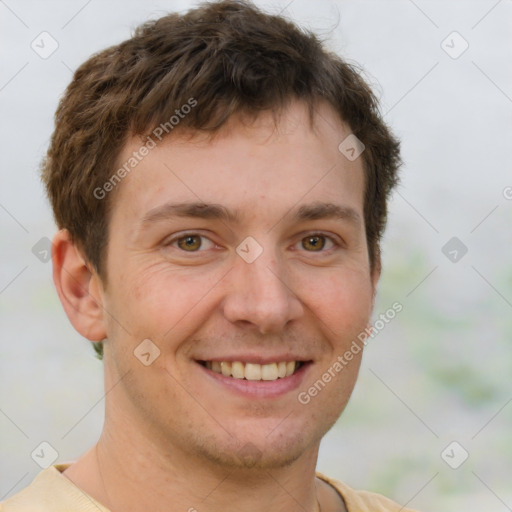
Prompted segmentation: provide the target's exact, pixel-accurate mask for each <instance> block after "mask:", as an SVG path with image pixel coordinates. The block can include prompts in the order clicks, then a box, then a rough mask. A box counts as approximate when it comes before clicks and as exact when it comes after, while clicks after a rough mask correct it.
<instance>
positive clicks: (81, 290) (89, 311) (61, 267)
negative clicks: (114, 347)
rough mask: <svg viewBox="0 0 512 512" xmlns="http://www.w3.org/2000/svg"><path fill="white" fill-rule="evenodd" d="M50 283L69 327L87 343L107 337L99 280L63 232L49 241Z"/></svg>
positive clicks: (66, 232) (65, 231) (68, 236)
mask: <svg viewBox="0 0 512 512" xmlns="http://www.w3.org/2000/svg"><path fill="white" fill-rule="evenodd" d="M52 262H53V282H54V283H55V288H56V289H57V293H58V295H59V299H60V301H61V303H62V306H63V307H64V311H65V312H66V315H67V317H68V318H69V321H70V322H71V323H72V325H73V327H74V328H75V329H76V330H77V331H78V332H79V333H80V334H81V335H82V336H84V337H85V338H87V339H88V340H90V341H102V340H103V339H105V338H106V337H107V334H106V329H105V321H104V310H103V295H102V292H103V288H102V285H101V280H100V278H99V276H98V275H97V273H96V272H95V271H94V270H91V269H90V266H89V265H88V264H87V263H86V261H85V259H84V257H83V256H82V254H81V252H80V251H79V249H78V248H77V247H76V246H75V245H74V244H73V242H72V240H71V235H70V233H69V231H68V230H67V229H62V230H60V231H59V232H58V233H57V234H56V235H55V236H54V238H53V246H52Z"/></svg>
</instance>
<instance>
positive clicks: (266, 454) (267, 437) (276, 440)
mask: <svg viewBox="0 0 512 512" xmlns="http://www.w3.org/2000/svg"><path fill="white" fill-rule="evenodd" d="M285 422H286V420H284V422H283V423H285ZM331 426H332V424H329V425H317V427H316V429H315V430H314V431H311V430H310V431H309V432H308V431H307V429H305V428H298V426H295V428H293V427H294V426H292V425H286V426H284V424H283V427H285V428H282V429H280V428H279V426H278V427H277V428H275V429H274V430H273V431H270V433H269V434H265V433H263V430H262V429H260V430H259V431H254V428H252V431H249V432H239V433H235V430H233V431H230V433H231V434H233V435H232V437H229V438H227V439H226V437H225V436H224V437H223V439H215V440H214V439H212V438H211V437H209V438H201V439H198V438H196V439H195V440H194V442H193V444H195V448H196V450H195V451H196V453H197V455H198V456H199V457H200V458H202V459H206V460H209V461H210V462H211V463H212V464H214V465H216V466H221V467H224V468H226V469H227V470H234V469H238V470H242V469H247V470H253V471H257V470H275V469H280V468H284V467H286V466H289V465H291V464H293V463H294V462H295V461H297V460H298V459H300V458H301V457H302V456H307V457H309V456H310V455H311V454H313V453H314V454H315V457H316V453H317V450H318V446H319V444H320V441H321V439H322V437H323V436H324V435H325V433H326V432H327V431H328V430H329V429H330V428H331ZM265 432H269V429H265Z"/></svg>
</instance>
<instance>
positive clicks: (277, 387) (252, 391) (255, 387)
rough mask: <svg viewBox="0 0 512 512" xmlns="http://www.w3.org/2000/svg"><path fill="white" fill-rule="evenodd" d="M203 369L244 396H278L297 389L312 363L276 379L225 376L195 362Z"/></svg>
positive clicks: (217, 380)
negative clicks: (248, 378) (247, 378)
mask: <svg viewBox="0 0 512 512" xmlns="http://www.w3.org/2000/svg"><path fill="white" fill-rule="evenodd" d="M196 364H197V366H199V368H200V369H201V370H203V371H204V372H205V374H206V376H207V377H209V378H211V379H213V380H214V381H215V382H218V383H219V384H221V385H222V386H225V387H226V388H228V389H229V390H230V391H232V392H234V393H236V394H238V395H241V396H244V397H246V398H258V399H262V398H279V397H281V396H283V395H285V394H286V393H289V392H290V391H293V390H295V389H297V388H298V387H299V386H300V385H301V383H302V381H303V380H304V378H305V375H306V372H307V371H308V370H309V367H310V366H311V365H312V363H311V362H307V363H304V364H303V365H302V366H301V367H300V368H299V369H298V370H297V371H296V372H295V373H294V374H293V375H290V376H289V377H283V378H282V379H276V380H246V379H235V378H234V377H226V376H225V375H222V373H217V372H214V371H213V370H209V369H208V368H206V367H204V366H203V365H202V364H200V363H196Z"/></svg>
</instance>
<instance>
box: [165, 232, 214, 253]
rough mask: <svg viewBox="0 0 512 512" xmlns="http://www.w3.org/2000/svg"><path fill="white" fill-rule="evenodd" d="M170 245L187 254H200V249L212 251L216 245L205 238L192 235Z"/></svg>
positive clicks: (171, 242)
mask: <svg viewBox="0 0 512 512" xmlns="http://www.w3.org/2000/svg"><path fill="white" fill-rule="evenodd" d="M168 245H170V246H172V247H178V248H179V249H181V250H182V251H186V252H198V251H199V249H203V250H205V249H211V248H212V247H213V245H214V243H213V242H212V241H211V240H209V239H208V238H206V237H205V236H202V235H197V234H195V233H191V234H187V235H184V236H181V237H180V238H176V239H174V240H171V241H170V242H169V244H168Z"/></svg>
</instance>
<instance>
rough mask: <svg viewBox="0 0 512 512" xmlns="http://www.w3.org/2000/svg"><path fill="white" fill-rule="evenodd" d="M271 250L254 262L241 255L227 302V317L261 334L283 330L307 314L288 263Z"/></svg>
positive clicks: (231, 282)
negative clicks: (287, 270) (296, 290)
mask: <svg viewBox="0 0 512 512" xmlns="http://www.w3.org/2000/svg"><path fill="white" fill-rule="evenodd" d="M269 253H270V251H268V250H266V251H264V252H263V253H262V254H261V255H260V256H259V257H258V258H257V259H256V260H255V261H253V262H252V263H247V262H246V261H244V260H243V259H242V258H238V257H237V260H236V262H235V264H234V268H233V270H232V271H231V272H230V273H229V276H230V279H229V282H228V283H227V292H226V296H225V298H224V301H223V312H224V316H225V318H226V319H227V320H229V321H230V322H232V323H233V324H237V325H238V326H239V327H244V328H252V329H254V330H257V331H259V332H260V333H261V334H271V333H280V332H282V331H283V329H284V328H285V327H286V326H287V325H288V324H289V323H290V322H292V321H293V320H297V319H299V318H300V317H301V316H302V315H303V314H304V306H303V305H302V302H301V301H300V300H299V298H298V297H297V295H296V294H295V291H294V289H293V282H291V280H290V278H289V272H288V273H287V272H285V269H284V268H283V267H284V263H283V262H278V260H277V259H276V258H274V257H272V255H271V254H269Z"/></svg>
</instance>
